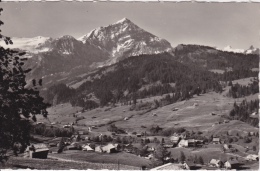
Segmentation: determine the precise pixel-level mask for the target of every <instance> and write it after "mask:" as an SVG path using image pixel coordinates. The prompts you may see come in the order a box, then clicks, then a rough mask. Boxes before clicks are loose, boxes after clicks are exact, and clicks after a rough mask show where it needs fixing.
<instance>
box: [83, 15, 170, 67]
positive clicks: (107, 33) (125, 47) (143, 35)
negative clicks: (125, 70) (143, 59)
mask: <svg viewBox="0 0 260 171" xmlns="http://www.w3.org/2000/svg"><path fill="white" fill-rule="evenodd" d="M78 40H80V41H82V42H84V43H87V42H89V43H90V44H93V45H96V46H97V47H99V48H100V49H102V50H104V51H105V52H107V53H109V55H110V58H109V60H107V61H105V62H104V63H103V65H110V64H113V63H115V62H117V61H119V60H122V59H124V58H127V57H129V56H137V55H140V54H158V53H162V52H165V51H169V50H171V48H172V47H171V44H170V43H169V42H168V41H166V40H164V39H161V38H159V37H157V36H155V35H153V34H151V33H149V32H146V31H145V30H143V29H141V28H140V27H138V26H137V25H135V24H134V23H133V22H131V21H130V20H128V19H126V18H124V19H122V20H120V21H118V22H116V23H115V24H112V25H109V26H107V27H100V28H97V29H94V30H92V31H91V32H90V33H89V34H87V35H85V36H82V37H81V38H79V39H78Z"/></svg>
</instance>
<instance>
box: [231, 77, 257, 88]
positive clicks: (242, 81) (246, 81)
mask: <svg viewBox="0 0 260 171" xmlns="http://www.w3.org/2000/svg"><path fill="white" fill-rule="evenodd" d="M253 80H254V77H248V78H243V79H239V80H234V81H232V84H233V85H234V84H240V85H244V86H247V85H248V84H250V83H252V82H253Z"/></svg>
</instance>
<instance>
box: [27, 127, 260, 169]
mask: <svg viewBox="0 0 260 171" xmlns="http://www.w3.org/2000/svg"><path fill="white" fill-rule="evenodd" d="M41 124H43V123H40V122H39V123H37V125H41ZM71 127H73V125H64V129H70V128H71ZM160 129H161V128H160V127H159V126H156V127H153V129H152V130H155V131H158V132H159V131H160ZM108 130H109V131H110V134H102V133H98V132H95V127H94V126H93V127H91V126H90V127H88V129H87V131H86V130H84V131H75V133H74V134H73V135H72V136H71V137H57V138H54V139H49V140H48V143H40V144H32V145H31V146H29V147H28V148H27V149H26V151H25V155H24V157H27V158H40V159H47V158H50V159H71V160H77V159H76V158H74V157H69V156H70V155H74V156H75V155H76V154H77V155H79V156H80V155H82V156H85V155H99V156H102V155H105V156H104V158H103V160H101V161H99V162H102V161H103V162H104V160H106V157H109V155H110V156H111V157H112V158H113V157H114V155H119V154H124V155H131V156H132V157H133V156H136V157H137V158H143V159H144V160H147V161H151V163H153V166H151V165H146V164H144V165H139V167H140V169H151V170H169V169H171V170H172V169H177V170H197V169H200V170H201V169H207V170H215V169H223V170H226V169H243V168H244V169H247V168H248V167H247V165H251V164H257V163H258V160H259V154H258V153H257V152H256V149H254V148H255V147H253V148H252V147H245V150H244V151H243V150H242V149H241V147H239V146H238V145H236V144H233V143H232V142H231V141H230V140H228V138H226V137H223V136H219V137H207V138H206V137H203V136H200V134H202V133H201V132H199V133H194V132H193V133H190V132H189V131H184V130H177V132H178V133H177V132H174V133H173V134H172V135H170V136H168V137H167V136H161V135H158V136H151V135H149V134H150V133H147V132H140V133H136V132H133V133H128V132H125V131H123V130H120V129H118V128H117V127H116V126H115V125H112V126H111V125H110V127H109V128H108ZM118 130H119V131H118ZM245 135H246V136H250V137H251V139H252V138H258V132H246V133H245ZM242 140H244V139H242ZM210 149H217V151H218V152H217V153H216V154H210V155H209V154H208V155H207V154H206V155H205V156H204V155H203V153H200V152H198V151H201V150H202V151H203V150H204V151H207V150H208V151H207V152H208V153H211V152H212V151H210ZM196 151H197V152H198V153H196ZM190 152H191V153H190ZM194 154H195V155H194ZM197 154H198V155H197ZM200 154H201V155H200ZM210 156H212V157H210ZM81 158H83V160H84V157H81ZM101 158H102V157H101ZM122 160H124V159H121V162H122ZM114 162H116V161H114ZM117 162H118V161H117ZM155 163H156V164H157V165H159V166H157V167H154V166H155Z"/></svg>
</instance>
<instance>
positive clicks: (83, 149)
mask: <svg viewBox="0 0 260 171" xmlns="http://www.w3.org/2000/svg"><path fill="white" fill-rule="evenodd" d="M82 151H94V149H93V148H91V147H90V146H89V145H84V146H82Z"/></svg>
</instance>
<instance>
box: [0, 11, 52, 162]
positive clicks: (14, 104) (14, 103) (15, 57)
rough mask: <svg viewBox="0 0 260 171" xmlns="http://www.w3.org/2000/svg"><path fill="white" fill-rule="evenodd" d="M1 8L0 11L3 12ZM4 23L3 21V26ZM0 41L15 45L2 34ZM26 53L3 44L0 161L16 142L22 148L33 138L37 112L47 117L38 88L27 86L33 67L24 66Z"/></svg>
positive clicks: (1, 58) (0, 89) (0, 79)
mask: <svg viewBox="0 0 260 171" xmlns="http://www.w3.org/2000/svg"><path fill="white" fill-rule="evenodd" d="M2 10H3V9H2V8H1V9H0V12H2ZM2 24H3V22H2V21H0V25H2ZM0 41H4V42H5V43H6V44H7V45H8V44H12V41H11V39H10V38H9V37H6V36H4V35H2V34H0ZM24 55H25V52H19V51H15V50H10V49H5V48H3V47H0V161H2V160H3V159H6V157H5V154H6V152H7V151H8V150H11V149H12V148H13V146H14V144H21V146H22V147H23V148H25V147H26V146H27V145H29V141H30V129H31V124H30V120H31V119H32V120H33V121H36V115H37V114H41V115H43V116H44V117H47V114H48V113H47V111H46V108H47V107H48V104H46V103H44V102H43V98H42V97H40V95H39V91H37V87H36V85H35V86H28V87H25V85H26V81H25V77H26V74H27V73H28V72H30V71H31V69H24V68H23V65H24V62H25V61H26V60H27V58H25V57H24Z"/></svg>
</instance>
